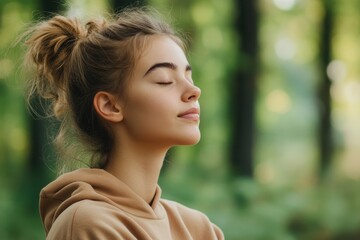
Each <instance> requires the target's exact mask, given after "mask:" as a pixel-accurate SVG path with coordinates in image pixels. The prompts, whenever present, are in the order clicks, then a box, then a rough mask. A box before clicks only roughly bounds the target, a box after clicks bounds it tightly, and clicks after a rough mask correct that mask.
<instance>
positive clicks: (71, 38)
mask: <svg viewBox="0 0 360 240" xmlns="http://www.w3.org/2000/svg"><path fill="white" fill-rule="evenodd" d="M29 32H30V36H29V38H28V39H27V40H26V42H25V43H26V44H27V45H28V46H29V51H28V58H30V59H31V60H32V61H31V62H33V63H34V64H35V66H36V71H37V74H36V75H37V76H38V77H37V79H35V80H33V81H31V82H30V84H31V85H32V86H31V89H32V91H33V92H36V93H37V94H39V95H40V96H41V97H43V98H45V99H50V100H52V101H53V106H54V113H55V115H57V116H58V117H60V115H61V113H62V112H64V109H63V108H64V106H65V105H66V101H65V99H66V96H65V92H64V89H66V86H67V84H68V80H69V78H68V77H67V76H66V74H65V73H66V68H67V67H68V66H69V64H71V63H70V61H71V55H72V52H73V51H74V48H75V47H76V45H77V43H78V41H79V39H81V38H83V37H86V34H87V33H86V32H87V30H86V29H85V27H83V26H82V25H81V24H80V22H79V21H78V20H77V19H69V18H66V17H63V16H55V17H53V18H51V19H50V20H48V21H45V22H41V23H39V24H37V25H35V26H34V27H33V28H32V29H31V30H30V31H29ZM60 105H61V106H60Z"/></svg>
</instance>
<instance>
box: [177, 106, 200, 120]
mask: <svg viewBox="0 0 360 240" xmlns="http://www.w3.org/2000/svg"><path fill="white" fill-rule="evenodd" d="M178 117H179V118H183V119H187V120H192V121H198V120H199V119H200V109H199V108H190V109H189V110H187V111H185V112H183V113H180V114H179V115H178Z"/></svg>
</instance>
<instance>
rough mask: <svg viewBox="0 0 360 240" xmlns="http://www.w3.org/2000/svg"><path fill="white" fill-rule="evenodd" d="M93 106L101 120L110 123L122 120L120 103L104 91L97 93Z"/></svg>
mask: <svg viewBox="0 0 360 240" xmlns="http://www.w3.org/2000/svg"><path fill="white" fill-rule="evenodd" d="M93 104H94V108H95V110H96V112H97V113H98V114H99V116H100V117H102V118H103V119H105V120H108V121H110V122H121V121H122V120H123V114H122V108H121V106H120V102H119V100H118V98H116V97H115V96H114V95H113V94H111V93H108V92H104V91H100V92H97V93H96V94H95V96H94V102H93Z"/></svg>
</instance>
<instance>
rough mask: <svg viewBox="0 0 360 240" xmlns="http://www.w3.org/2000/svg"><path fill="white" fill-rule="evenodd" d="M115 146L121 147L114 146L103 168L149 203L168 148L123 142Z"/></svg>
mask: <svg viewBox="0 0 360 240" xmlns="http://www.w3.org/2000/svg"><path fill="white" fill-rule="evenodd" d="M139 145H140V146H139ZM115 146H121V147H118V148H115V149H114V151H113V152H112V153H111V154H110V156H109V159H108V164H107V165H106V167H105V170H106V171H108V172H109V173H111V174H112V175H114V176H115V177H117V178H118V179H120V180H121V181H122V182H124V183H125V184H126V185H128V186H129V187H130V188H131V189H132V190H133V191H134V192H136V193H137V194H138V195H139V196H140V197H141V198H143V199H144V200H145V201H146V202H147V203H149V204H150V203H151V202H152V199H153V197H154V194H155V190H156V186H157V183H158V179H159V175H160V171H161V167H162V165H163V161H164V158H165V155H166V152H167V150H168V149H161V150H160V149H158V148H154V147H153V146H152V147H151V146H144V145H141V144H129V143H127V144H126V145H124V142H122V144H120V145H119V144H116V145H115ZM156 149H157V150H156Z"/></svg>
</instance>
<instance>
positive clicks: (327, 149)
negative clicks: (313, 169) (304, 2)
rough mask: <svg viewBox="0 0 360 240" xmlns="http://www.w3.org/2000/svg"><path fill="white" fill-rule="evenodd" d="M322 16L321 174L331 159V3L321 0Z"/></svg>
mask: <svg viewBox="0 0 360 240" xmlns="http://www.w3.org/2000/svg"><path fill="white" fill-rule="evenodd" d="M323 4H324V10H325V11H324V12H325V14H324V18H323V21H322V25H321V27H320V29H321V30H322V33H321V37H320V69H321V73H322V76H321V82H320V85H319V96H318V98H319V105H320V106H319V115H320V116H319V147H320V169H319V170H320V174H323V173H324V172H325V171H326V169H327V167H328V166H329V164H330V161H331V155H332V147H333V146H332V130H331V97H330V87H331V82H330V79H329V77H328V75H327V74H326V68H327V66H328V64H329V63H330V61H331V55H332V54H331V52H332V51H331V33H332V29H333V13H332V3H331V1H329V0H323Z"/></svg>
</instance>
